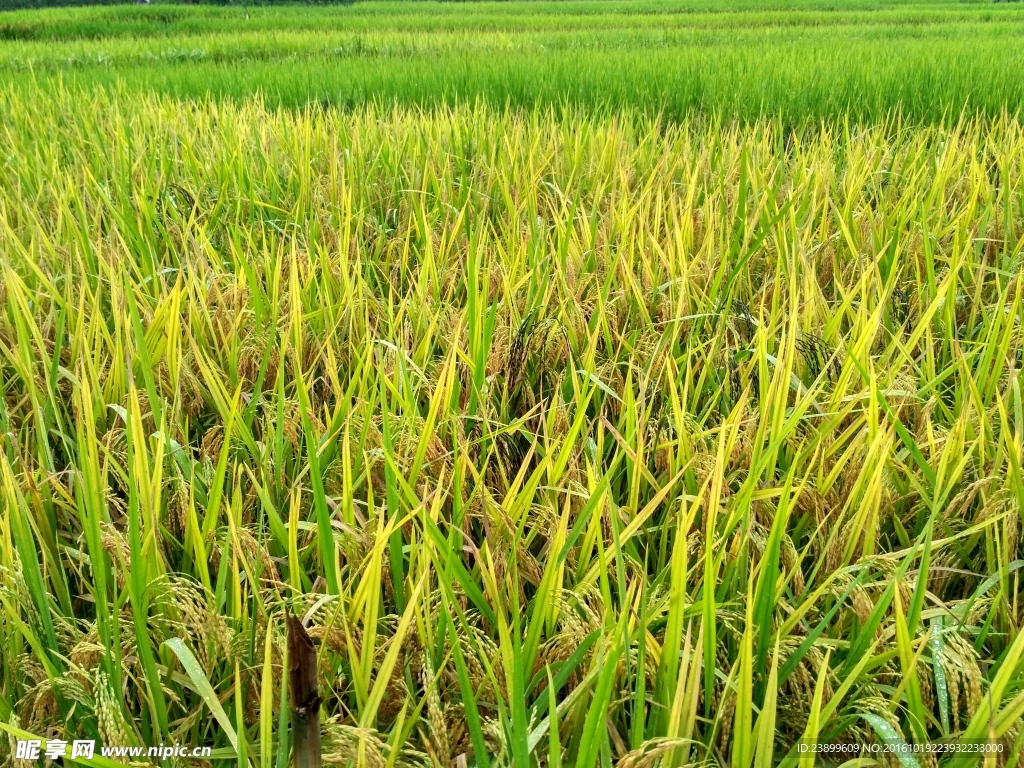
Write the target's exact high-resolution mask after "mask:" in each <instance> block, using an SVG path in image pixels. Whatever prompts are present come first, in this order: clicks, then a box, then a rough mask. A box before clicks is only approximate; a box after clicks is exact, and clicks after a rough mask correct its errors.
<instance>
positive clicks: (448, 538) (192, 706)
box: [0, 82, 1024, 768]
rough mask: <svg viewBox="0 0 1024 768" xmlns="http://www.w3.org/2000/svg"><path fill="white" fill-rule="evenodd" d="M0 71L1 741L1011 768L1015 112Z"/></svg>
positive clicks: (449, 761) (1020, 548) (1023, 641)
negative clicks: (386, 91) (281, 90)
mask: <svg viewBox="0 0 1024 768" xmlns="http://www.w3.org/2000/svg"><path fill="white" fill-rule="evenodd" d="M0 116H2V125H3V129H2V134H0V135H2V137H3V138H2V144H3V147H4V157H5V166H4V171H3V172H2V173H0V269H2V271H0V299H2V301H0V307H2V309H0V444H2V446H3V449H2V451H0V500H2V502H0V504H2V506H0V606H2V607H0V644H2V646H3V653H2V654H0V729H2V730H4V731H5V733H6V734H7V735H8V736H10V737H11V739H14V738H16V737H25V736H26V734H36V735H38V736H40V737H43V738H46V737H55V736H59V737H62V738H68V739H71V738H75V737H79V738H81V737H86V738H96V739H99V741H100V742H101V743H103V744H109V745H122V744H124V745H139V746H144V745H151V744H159V743H160V742H163V743H166V744H173V743H182V744H190V745H192V744H195V745H200V744H207V745H211V746H212V747H214V752H213V760H214V761H215V762H217V763H218V764H219V763H221V762H225V761H227V762H234V763H236V764H238V765H252V766H257V765H258V766H260V767H261V768H269V766H275V768H284V766H286V765H287V764H288V761H289V759H290V758H289V749H290V746H289V745H290V741H289V739H290V727H289V717H290V715H289V712H288V706H287V702H288V692H287V685H286V683H285V681H286V679H287V674H286V672H285V670H286V669H287V658H286V655H285V654H286V643H285V638H286V627H287V625H286V616H287V615H288V613H289V612H291V613H293V614H294V615H296V616H298V617H300V618H301V619H302V620H303V621H304V623H305V625H306V627H307V630H308V633H309V635H310V636H311V637H312V638H313V639H314V642H315V643H316V645H317V649H318V654H319V661H318V663H319V676H320V679H319V689H320V692H321V696H322V697H323V705H322V751H323V759H324V762H325V763H327V764H330V765H339V766H350V765H351V766H375V767H376V766H407V765H443V766H447V765H467V766H468V765H476V766H484V767H487V766H503V765H515V766H544V767H545V768H546V767H547V766H553V767H557V766H576V767H577V768H591V766H595V765H601V766H608V765H617V766H621V767H622V768H639V767H640V766H666V767H667V766H677V765H688V764H700V765H721V766H727V765H728V766H733V767H735V768H750V766H758V768H763V767H767V766H775V765H785V766H796V765H800V766H804V765H811V764H814V759H815V758H814V756H813V755H811V754H809V753H807V752H801V751H800V745H801V744H807V743H808V742H810V741H817V742H820V743H823V744H847V745H851V744H861V743H874V744H883V743H885V744H890V745H892V744H897V745H898V744H908V745H910V744H918V745H923V744H925V743H928V742H936V741H942V740H946V741H956V740H975V741H977V740H987V741H988V743H990V744H993V745H996V746H997V747H998V748H999V749H1001V750H1002V751H1001V752H999V753H997V754H994V755H993V754H989V755H988V756H985V755H982V754H979V753H963V754H956V755H951V756H944V757H943V758H942V759H941V761H940V762H941V763H942V764H947V763H948V764H950V765H973V764H978V763H980V762H983V760H984V762H985V764H986V765H993V764H994V765H1005V766H1017V765H1019V757H1018V756H1019V755H1020V754H1021V753H1022V746H1024V730H1022V729H1021V722H1022V715H1024V632H1022V631H1021V626H1022V621H1024V607H1022V600H1021V593H1020V584H1019V579H1020V573H1021V564H1022V563H1024V545H1022V543H1021V536H1020V530H1021V517H1022V514H1024V513H1022V500H1024V480H1022V474H1021V453H1022V448H1024V445H1022V441H1024V402H1022V396H1021V377H1020V371H1021V365H1022V353H1021V349H1022V341H1024V340H1022V330H1021V322H1022V306H1021V304H1022V295H1021V291H1022V283H1021V272H1022V267H1021V260H1022V257H1024V131H1022V129H1021V125H1020V123H1019V121H1018V120H1017V119H1016V118H1015V117H1013V116H1011V115H1009V114H1007V113H1003V114H1001V115H998V116H996V117H987V116H981V115H975V116H964V117H962V118H960V119H958V120H955V121H948V122H945V123H941V124H937V125H930V126H929V125H923V124H920V123H919V122H917V121H914V120H910V119H906V120H905V119H904V118H903V116H902V115H901V114H899V113H893V114H892V115H891V116H890V117H889V118H887V119H882V120H879V121H877V122H872V123H869V124H864V123H861V122H858V121H857V120H856V119H854V117H852V116H851V117H849V118H845V119H843V118H840V119H836V120H826V121H815V120H805V121H803V122H800V123H797V124H794V123H793V122H791V121H789V120H784V119H782V118H773V117H764V118H761V119H755V120H752V121H745V122H741V121H739V120H728V119H724V118H721V119H718V120H715V119H713V118H710V117H708V116H706V115H705V116H703V117H695V118H693V119H684V120H680V121H676V122H670V121H667V120H665V119H663V118H658V117H653V116H651V114H650V113H649V112H648V111H647V110H645V109H637V110H636V111H629V110H623V111H620V112H618V113H616V114H615V115H607V114H603V113H601V112H593V111H590V110H589V109H582V108H580V109H576V108H574V107H572V106H571V105H562V106H561V107H559V108H553V107H552V108H536V109H532V110H515V109H503V108H494V107H491V106H488V105H487V104H486V103H484V102H478V103H476V104H475V105H474V104H463V105H461V106H458V107H452V108H448V107H437V108H435V109H429V110H427V109H421V108H416V107H409V106H401V105H389V106H385V105H382V104H379V103H378V104H373V103H370V104H364V105H362V106H360V107H358V108H355V109H351V110H347V111H345V110H341V109H338V108H336V107H331V106H329V105H328V106H319V105H318V106H315V107H314V106H310V107H307V108H304V109H300V110H291V109H283V108H279V107H275V106H271V105H269V104H268V103H267V102H266V101H264V100H262V99H260V98H259V97H256V98H250V99H242V100H237V101H235V100H218V99H214V98H207V99H200V100H197V101H180V100H175V99H172V98H170V97H167V96H161V95H157V94H145V93H138V92H134V91H131V90H129V89H121V90H118V89H114V90H108V89H101V88H98V89H82V88H78V87H72V86H67V85H65V86H59V85H55V84H54V83H52V82H47V83H42V82H40V83H38V84H35V85H31V84H25V83H16V84H8V85H7V86H5V87H4V88H3V89H2V90H0ZM0 759H3V760H7V759H8V743H7V740H3V741H2V742H0ZM141 760H142V761H143V762H144V761H145V760H146V758H141ZM893 760H894V761H895V758H893ZM108 762H109V758H108ZM898 762H900V764H901V765H904V766H907V768H909V766H912V765H918V766H925V765H934V764H936V758H935V756H934V755H925V754H922V753H918V754H915V755H905V756H904V757H903V758H902V760H901V761H898ZM104 764H106V763H104ZM853 764H857V765H860V764H863V763H853ZM894 764H895V763H894Z"/></svg>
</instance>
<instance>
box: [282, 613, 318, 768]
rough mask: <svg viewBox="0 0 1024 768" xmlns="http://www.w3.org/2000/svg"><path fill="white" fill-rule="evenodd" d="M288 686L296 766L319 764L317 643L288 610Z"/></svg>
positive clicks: (314, 766) (309, 766)
mask: <svg viewBox="0 0 1024 768" xmlns="http://www.w3.org/2000/svg"><path fill="white" fill-rule="evenodd" d="M288 686H289V690H290V693H291V709H292V712H291V715H292V733H293V734H294V737H295V741H294V755H295V768H320V694H319V692H318V690H317V683H316V647H315V646H314V645H313V641H312V640H311V639H310V637H309V635H308V634H307V633H306V628H305V627H303V626H302V621H301V620H299V619H298V618H297V617H295V616H293V615H292V614H291V613H289V614H288Z"/></svg>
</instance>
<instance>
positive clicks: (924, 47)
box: [0, 0, 1024, 121]
mask: <svg viewBox="0 0 1024 768" xmlns="http://www.w3.org/2000/svg"><path fill="white" fill-rule="evenodd" d="M0 39H7V40H8V43H5V44H4V45H3V47H2V49H0V74H3V75H5V76H6V77H7V78H9V79H13V80H14V81H15V82H18V83H21V82H25V81H26V80H31V79H40V80H42V81H44V82H51V81H52V80H54V79H56V78H62V79H63V80H64V81H66V82H69V83H75V84H82V85H92V84H102V85H111V84H113V83H114V82H115V81H121V82H123V83H124V84H125V87H127V88H129V89H131V90H134V91H138V90H155V91H159V92H162V93H169V94H172V95H175V96H181V97H193V98H194V97H201V96H204V95H206V94H207V93H212V94H214V95H228V96H234V97H245V96H248V95H250V94H252V93H254V92H256V91H260V92H262V94H263V95H264V98H265V99H267V101H268V103H270V104H283V105H287V106H295V105H302V104H306V103H309V102H320V101H326V102H328V103H331V104H335V105H338V106H343V107H345V106H352V105H356V104H360V103H364V102H365V101H367V100H372V99H384V100H386V101H391V100H395V99H397V100H399V101H401V102H404V103H416V104H424V105H431V104H438V103H445V104H453V103H456V102H457V101H460V100H470V101H471V100H473V99H476V98H483V99H485V100H487V101H488V102H489V103H491V104H493V105H496V106H504V105H505V104H506V103H507V104H511V105H514V106H533V105H537V104H540V105H545V104H556V105H559V104H562V103H564V102H571V103H573V104H578V105H586V106H590V107H595V108H596V107H605V108H611V109H615V108H630V109H632V110H644V111H648V112H651V113H655V112H661V113H664V114H665V115H666V116H668V117H673V118H678V117H681V116H683V115H685V114H690V113H694V112H716V113H720V114H722V115H723V116H725V117H729V118H731V117H740V118H744V119H755V118H756V117H757V116H759V115H762V114H773V115H782V116H783V117H785V118H787V119H789V120H792V121H801V120H803V119H804V118H807V117H810V118H819V117H836V116H840V115H844V116H845V115H850V116H852V117H853V118H856V119H877V118H881V117H883V116H885V115H887V114H889V113H891V112H892V111H893V110H895V109H896V108H897V107H899V108H900V109H901V111H902V112H903V114H904V115H905V116H906V117H907V118H913V119H926V120H937V119H941V118H942V117H943V116H952V117H954V118H955V117H956V116H957V115H958V114H959V113H960V111H961V110H962V109H964V108H966V109H967V111H968V112H969V113H978V112H981V113H986V114H995V113H998V112H999V111H1000V110H1001V109H1002V108H1003V107H1004V106H1007V107H1009V108H1010V110H1011V111H1015V110H1016V109H1018V108H1019V107H1020V105H1021V104H1022V103H1024V79H1022V78H1021V76H1020V73H1021V72H1022V71H1024V5H1021V4H1019V3H1006V4H991V3H984V4H973V3H972V4H960V3H921V4H911V3H903V2H864V1H863V0H852V1H851V2H849V3H842V4H839V5H838V6H837V5H836V4H835V3H823V2H820V1H818V0H803V1H800V0H797V1H796V2H788V3H781V2H776V3H768V4H758V3H743V2H739V3H736V2H729V3H727V2H708V1H705V2H693V0H686V1H685V2H679V0H667V1H666V2H654V3H652V2H646V1H643V0H642V1H641V2H637V3H622V2H569V3H565V2H555V3H428V2H423V3H420V2H413V3H397V4H396V3H359V4H357V5H354V6H351V7H337V6H334V7H314V8H309V7H283V8H262V7H261V8H249V9H243V8H240V7H190V6H173V5H161V6H153V7H141V8H139V7H119V8H113V9H112V8H102V7H101V8H85V9H77V10H70V11H69V10H67V9H60V10H50V11H45V12H32V13H17V14H7V15H5V16H0ZM55 43H57V44H55Z"/></svg>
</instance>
